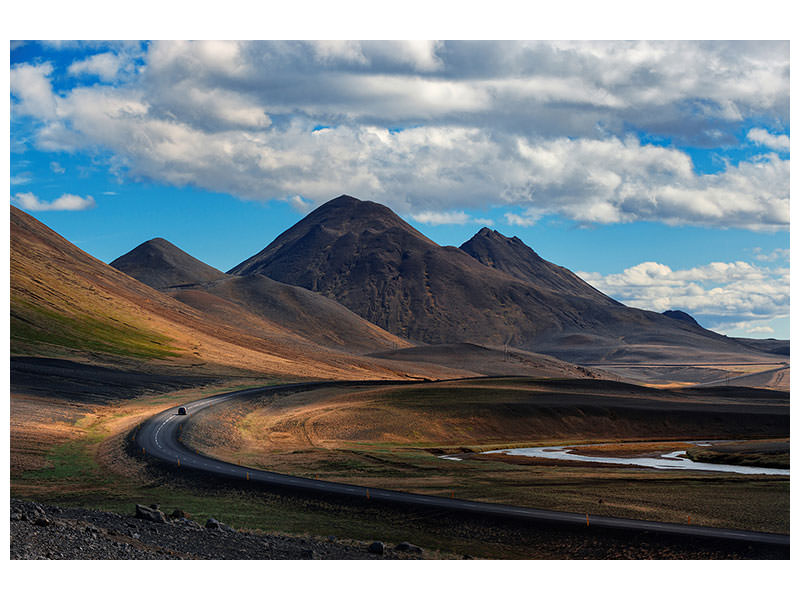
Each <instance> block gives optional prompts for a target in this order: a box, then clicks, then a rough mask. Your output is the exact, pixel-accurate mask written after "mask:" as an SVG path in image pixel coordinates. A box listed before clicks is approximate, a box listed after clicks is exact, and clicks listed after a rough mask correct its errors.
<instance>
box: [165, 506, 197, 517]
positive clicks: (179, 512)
mask: <svg viewBox="0 0 800 600" xmlns="http://www.w3.org/2000/svg"><path fill="white" fill-rule="evenodd" d="M191 516H192V515H190V514H189V513H187V512H185V511H182V510H181V509H180V508H176V509H175V510H173V511H172V514H170V517H171V518H173V519H188V518H189V517H191Z"/></svg>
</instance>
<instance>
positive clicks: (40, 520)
mask: <svg viewBox="0 0 800 600" xmlns="http://www.w3.org/2000/svg"><path fill="white" fill-rule="evenodd" d="M33 524H34V525H39V526H40V527H47V526H48V525H50V520H49V519H48V518H47V517H36V520H35V521H34V522H33Z"/></svg>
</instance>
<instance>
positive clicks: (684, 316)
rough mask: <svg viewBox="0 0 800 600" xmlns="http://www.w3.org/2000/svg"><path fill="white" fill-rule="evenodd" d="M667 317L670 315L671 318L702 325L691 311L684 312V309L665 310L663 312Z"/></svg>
mask: <svg viewBox="0 0 800 600" xmlns="http://www.w3.org/2000/svg"><path fill="white" fill-rule="evenodd" d="M661 314H662V315H664V316H665V317H669V318H670V319H677V320H678V321H683V322H684V323H691V324H692V325H697V326H698V327H700V323H698V322H697V321H695V319H694V317H693V316H692V315H690V314H689V313H686V312H683V311H682V310H665V311H664V312H663V313H661Z"/></svg>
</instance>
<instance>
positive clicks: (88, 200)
mask: <svg viewBox="0 0 800 600" xmlns="http://www.w3.org/2000/svg"><path fill="white" fill-rule="evenodd" d="M11 202H13V203H14V204H16V205H18V206H20V207H21V208H24V209H25V210H29V211H32V212H39V211H49V210H86V209H89V208H94V206H95V203H94V198H92V197H91V196H86V197H85V198H84V197H81V196H76V195H75V194H62V195H61V196H59V197H58V198H56V199H55V200H53V201H52V202H44V201H42V200H40V199H39V198H37V197H36V195H35V194H33V193H32V192H21V193H19V194H14V195H13V196H12V197H11Z"/></svg>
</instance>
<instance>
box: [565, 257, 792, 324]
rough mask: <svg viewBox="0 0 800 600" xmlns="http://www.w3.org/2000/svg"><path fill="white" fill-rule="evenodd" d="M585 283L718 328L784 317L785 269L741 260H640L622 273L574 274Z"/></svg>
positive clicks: (786, 303)
mask: <svg viewBox="0 0 800 600" xmlns="http://www.w3.org/2000/svg"><path fill="white" fill-rule="evenodd" d="M578 276H579V277H581V278H582V279H584V280H586V281H587V282H588V283H590V284H591V285H593V286H594V287H596V288H598V289H599V290H601V291H603V292H604V293H606V294H608V295H610V296H611V297H613V298H616V299H618V300H620V301H621V302H623V303H625V304H628V305H629V306H634V307H636V308H643V309H647V310H654V311H658V312H663V311H665V310H675V309H677V310H683V311H686V312H688V313H690V314H692V315H693V316H694V317H695V318H697V319H698V321H700V322H701V323H702V324H703V325H704V326H707V327H710V328H712V329H716V330H719V331H727V330H729V329H734V328H742V327H744V326H745V325H747V326H749V327H756V326H760V325H754V323H761V322H763V321H765V320H769V319H774V318H779V317H786V316H788V315H789V269H786V268H766V267H758V266H754V265H752V264H750V263H747V262H745V261H735V262H730V263H725V262H712V263H709V264H707V265H701V266H697V267H693V268H691V269H680V270H673V269H672V268H671V267H669V266H668V265H665V264H662V263H657V262H643V263H640V264H637V265H634V266H632V267H629V268H627V269H625V270H624V271H623V272H621V273H612V274H608V275H601V274H600V273H586V272H578Z"/></svg>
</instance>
